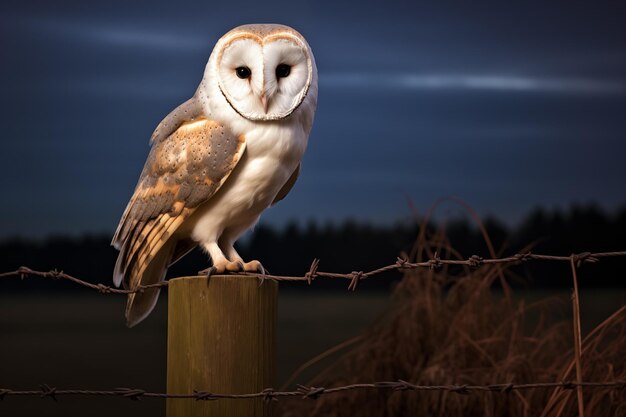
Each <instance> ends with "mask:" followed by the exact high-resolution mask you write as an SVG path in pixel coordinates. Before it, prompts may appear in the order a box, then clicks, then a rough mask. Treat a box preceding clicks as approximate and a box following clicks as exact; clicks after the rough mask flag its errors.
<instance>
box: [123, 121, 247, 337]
mask: <svg viewBox="0 0 626 417" xmlns="http://www.w3.org/2000/svg"><path fill="white" fill-rule="evenodd" d="M177 124H178V126H177V127H176V128H174V129H173V131H172V132H171V133H169V134H168V135H167V136H165V135H163V134H159V135H156V136H153V140H152V148H151V150H150V154H149V155H148V160H147V161H146V164H145V166H144V169H143V171H142V173H141V176H140V178H139V182H138V184H137V187H136V189H135V192H134V194H133V196H132V197H131V199H130V202H129V203H128V206H127V207H126V210H125V212H124V214H123V216H122V219H121V221H120V224H119V226H118V228H117V231H116V233H115V236H114V237H113V241H112V245H113V246H114V247H115V248H117V249H119V250H120V253H119V256H118V259H117V263H116V265H115V270H114V273H113V281H114V283H115V284H116V285H118V286H119V285H120V284H121V283H123V284H124V287H126V288H131V289H135V288H137V287H138V286H139V285H146V284H152V283H156V282H159V281H160V280H162V279H163V278H164V275H165V272H166V270H167V267H168V266H169V265H170V264H171V263H172V261H173V260H175V259H177V258H178V257H180V256H182V254H184V253H185V252H186V251H187V250H189V249H190V248H193V247H194V246H195V245H193V243H192V244H189V242H188V239H182V240H180V242H179V240H178V239H170V238H171V237H172V235H174V234H175V233H176V231H177V230H178V229H179V227H180V226H181V225H182V224H183V223H184V221H185V220H186V219H188V218H189V216H190V215H191V214H192V213H193V212H194V211H195V210H196V209H197V208H198V206H199V205H200V204H202V203H203V202H205V201H207V200H209V199H210V198H211V197H212V196H213V195H214V194H215V193H216V192H217V190H218V189H219V188H220V187H221V185H222V184H223V183H224V181H226V179H227V178H228V176H229V175H230V173H231V172H232V171H233V169H234V168H235V166H236V165H237V162H238V161H239V160H240V159H241V156H242V155H243V153H244V150H245V138H244V137H243V136H240V137H235V136H234V135H233V134H232V133H231V132H230V131H229V130H228V129H227V128H225V127H224V126H222V125H220V124H218V123H217V122H215V121H212V120H208V119H206V118H203V117H195V118H193V119H190V120H187V121H183V122H182V123H177ZM169 129H170V130H171V128H169ZM157 130H158V129H157ZM162 131H163V130H161V132H162ZM155 133H156V131H155ZM157 296H158V290H148V291H144V292H142V293H137V294H131V295H130V296H129V301H128V305H127V311H126V316H127V319H128V320H129V324H131V325H132V324H134V323H133V322H136V321H139V320H141V319H143V317H145V316H146V315H147V314H148V313H149V312H150V310H152V308H153V307H154V303H156V297H157ZM133 304H135V306H133ZM133 309H134V310H135V311H133ZM140 316H141V317H140ZM135 320H136V321H135Z"/></svg>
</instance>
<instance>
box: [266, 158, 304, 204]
mask: <svg viewBox="0 0 626 417" xmlns="http://www.w3.org/2000/svg"><path fill="white" fill-rule="evenodd" d="M300 165H301V164H298V166H297V167H296V170H295V171H293V174H291V176H290V177H289V179H288V180H287V182H286V183H285V185H283V187H282V188H281V189H280V191H279V192H278V194H276V197H274V201H273V202H272V205H274V204H276V203H278V202H279V201H280V200H282V199H283V198H285V197H287V194H289V191H291V189H292V188H293V186H294V185H295V183H296V181H297V180H298V176H300Z"/></svg>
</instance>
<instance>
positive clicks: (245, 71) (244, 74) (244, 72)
mask: <svg viewBox="0 0 626 417" xmlns="http://www.w3.org/2000/svg"><path fill="white" fill-rule="evenodd" d="M235 72H236V73H237V77H239V78H241V79H242V80H244V79H246V78H250V74H251V72H250V68H248V67H237V68H236V69H235Z"/></svg>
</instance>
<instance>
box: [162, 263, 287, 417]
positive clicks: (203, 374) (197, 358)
mask: <svg viewBox="0 0 626 417" xmlns="http://www.w3.org/2000/svg"><path fill="white" fill-rule="evenodd" d="M277 300H278V283H277V282H274V281H265V282H263V283H262V284H261V285H259V281H258V280H257V279H254V278H251V277H245V276H236V275H226V276H224V275H217V276H212V277H211V278H207V277H183V278H175V279H171V280H170V282H169V286H168V334H167V392H168V393H172V394H183V393H192V392H193V391H194V390H198V391H206V392H213V393H220V394H246V393H252V392H259V391H262V390H263V389H264V388H268V387H273V386H274V378H275V377H274V375H275V369H274V358H275V344H276V338H275V326H276V306H277ZM274 408H275V407H274V405H273V404H272V401H264V400H263V398H253V399H245V400H231V399H222V400H217V401H196V400H193V399H168V400H167V405H166V415H167V417H183V416H184V417H198V416H218V417H253V416H254V417H257V416H259V417H260V416H263V417H271V416H273V415H274V414H275V413H274Z"/></svg>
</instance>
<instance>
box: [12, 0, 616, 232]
mask: <svg viewBox="0 0 626 417" xmlns="http://www.w3.org/2000/svg"><path fill="white" fill-rule="evenodd" d="M420 3H421V2H417V1H407V2H402V1H396V0H386V1H384V2H383V1H378V2H371V1H369V2H368V1H364V2H359V3H351V4H348V3H346V4H341V3H340V2H338V1H336V0H334V1H325V0H322V1H320V0H315V1H285V2H276V1H262V0H257V1H255V2H250V1H247V0H245V1H244V0H240V1H234V2H214V1H213V2H212V1H203V2H184V1H176V2H174V1H169V2H165V1H162V0H154V1H137V2H131V1H128V0H126V1H121V0H109V1H107V2H86V1H76V2H50V1H40V2H36V1H29V0H23V1H19V2H17V1H7V0H5V1H3V2H2V5H0V48H1V50H2V65H0V88H1V89H2V94H1V96H0V106H1V107H2V108H1V111H0V122H1V125H2V127H3V134H2V136H1V139H0V140H1V144H2V146H1V149H2V151H1V152H0V167H1V168H2V172H3V175H2V177H1V179H0V181H1V183H0V186H1V189H2V190H3V193H4V197H3V199H2V205H1V208H0V238H2V237H7V236H14V235H20V236H24V237H41V236H46V235H49V234H64V233H69V234H79V233H84V232H108V233H112V232H113V230H114V229H115V227H116V225H117V221H118V219H119V217H120V215H121V212H122V211H123V209H124V206H125V205H126V202H127V201H128V199H129V197H130V195H131V194H132V190H133V187H134V185H135V183H136V180H137V177H138V175H139V172H140V171H141V168H142V165H143V162H144V160H145V158H146V156H147V153H148V138H149V136H150V134H151V132H152V130H153V129H154V127H155V126H156V124H157V123H158V122H159V121H160V119H161V118H162V117H164V116H165V115H166V114H167V113H168V112H169V111H170V110H171V109H173V108H174V107H176V106H177V105H178V104H180V103H181V102H182V101H184V100H186V99H187V98H188V97H190V96H191V95H192V94H193V92H194V91H195V88H196V86H197V84H198V83H199V81H200V78H201V76H202V72H203V69H204V65H205V64H206V60H207V59H208V56H209V54H210V52H211V49H212V47H213V45H214V43H215V42H216V40H217V39H218V38H219V37H220V36H221V35H222V34H223V33H225V32H226V31H228V30H229V29H231V28H232V27H234V26H237V25H239V24H243V23H252V22H277V23H284V24H288V25H290V26H293V27H295V28H296V29H298V30H299V31H300V32H301V33H303V34H304V35H305V36H306V37H307V39H308V40H309V43H310V44H311V46H312V48H313V50H314V53H315V55H316V59H317V64H318V69H319V73H320V93H319V106H318V111H317V115H316V122H315V126H314V129H313V134H312V137H311V140H310V142H309V149H308V150H307V154H306V156H305V160H304V163H303V172H302V175H301V177H300V180H299V182H298V184H297V186H296V187H295V189H294V191H292V193H291V194H290V196H289V198H287V199H286V200H285V201H283V202H282V203H281V204H279V205H278V206H277V207H275V208H273V209H271V210H270V211H268V212H267V214H266V215H265V216H264V221H266V222H268V223H272V224H278V225H280V224H284V223H285V222H286V221H288V220H291V219H295V220H298V221H303V222H304V221H308V220H310V219H315V220H320V221H326V220H334V221H340V220H342V219H346V218H355V219H358V220H366V221H373V222H376V223H390V222H393V221H396V220H399V219H402V218H406V217H407V216H409V215H410V211H409V209H408V206H407V202H406V201H407V197H409V198H410V199H411V200H412V201H413V202H414V204H415V205H416V207H418V209H420V210H422V211H423V210H425V209H427V208H428V207H429V206H430V205H431V204H432V203H433V202H434V201H435V200H436V199H437V198H438V197H441V196H446V195H455V196H459V197H461V198H463V199H465V200H466V201H467V202H468V203H470V204H471V205H473V206H474V207H475V208H476V209H477V211H478V212H479V213H481V214H493V215H496V216H497V217H499V218H501V219H503V220H505V221H507V222H516V221H518V220H519V219H520V216H522V215H523V214H524V213H526V212H527V211H528V210H529V209H531V208H533V207H536V206H544V207H548V208H553V207H567V206H568V205H569V204H572V203H587V202H597V203H598V204H600V205H601V206H603V207H605V208H607V209H611V208H614V207H616V206H618V205H620V204H624V203H626V191H625V190H626V187H625V186H624V184H625V180H626V164H625V160H626V111H625V109H626V25H625V24H624V22H625V21H626V6H624V3H623V2H621V1H613V2H611V1H605V2H601V3H602V4H598V3H600V2H594V3H593V4H591V3H590V2H571V1H568V2H562V3H561V4H558V3H559V2H550V5H546V4H545V3H548V2H528V1H525V2H519V4H517V5H513V4H512V2H488V1H486V0H477V1H473V2H460V1H459V2H452V1H442V2H436V5H433V4H426V3H424V4H420ZM585 3H587V4H585Z"/></svg>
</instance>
